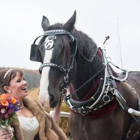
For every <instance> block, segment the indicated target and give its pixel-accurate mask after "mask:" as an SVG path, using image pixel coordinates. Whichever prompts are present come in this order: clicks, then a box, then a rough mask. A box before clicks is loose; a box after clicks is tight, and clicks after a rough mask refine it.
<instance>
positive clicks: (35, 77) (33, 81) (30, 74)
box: [22, 69, 40, 90]
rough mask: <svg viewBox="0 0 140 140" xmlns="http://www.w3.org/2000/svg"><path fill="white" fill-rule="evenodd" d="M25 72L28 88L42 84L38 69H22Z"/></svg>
mask: <svg viewBox="0 0 140 140" xmlns="http://www.w3.org/2000/svg"><path fill="white" fill-rule="evenodd" d="M22 71H23V73H24V77H25V80H26V81H27V83H28V89H29V90H31V89H33V88H36V87H38V86H39V84H40V74H39V72H38V71H37V70H27V69H23V70H22Z"/></svg>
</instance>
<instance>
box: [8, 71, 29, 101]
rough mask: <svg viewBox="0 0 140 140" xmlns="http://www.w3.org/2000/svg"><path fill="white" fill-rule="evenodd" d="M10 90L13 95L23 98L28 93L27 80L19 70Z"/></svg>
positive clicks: (9, 87) (11, 82)
mask: <svg viewBox="0 0 140 140" xmlns="http://www.w3.org/2000/svg"><path fill="white" fill-rule="evenodd" d="M8 91H10V94H11V95H12V96H14V97H18V98H19V99H22V98H24V97H25V96H27V95H28V92H27V82H26V81H25V79H24V77H23V76H20V74H19V73H18V72H17V73H16V76H15V77H14V78H13V79H12V80H11V81H10V86H8Z"/></svg>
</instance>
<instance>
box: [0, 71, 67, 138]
mask: <svg viewBox="0 0 140 140" xmlns="http://www.w3.org/2000/svg"><path fill="white" fill-rule="evenodd" d="M0 93H9V94H11V95H12V96H14V97H17V98H18V100H19V103H20V110H19V111H17V112H16V114H17V116H18V120H19V122H12V123H11V126H12V127H13V128H14V137H15V139H16V140H66V139H67V138H66V136H65V134H64V133H63V131H62V130H61V129H60V128H59V126H58V125H57V124H56V123H54V122H53V120H52V117H51V116H50V115H49V114H47V113H46V112H45V111H44V109H43V107H42V106H41V104H40V103H39V102H38V101H36V100H35V99H33V98H31V97H29V96H27V95H28V92H27V82H26V81H25V79H24V76H23V73H22V71H21V70H19V69H3V70H1V71H0ZM55 115H56V114H55ZM11 137H12V136H11V133H10V132H9V131H8V130H7V129H3V130H0V140H5V139H10V140H11Z"/></svg>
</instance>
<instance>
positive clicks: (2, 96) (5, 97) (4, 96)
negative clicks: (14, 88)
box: [0, 94, 9, 101]
mask: <svg viewBox="0 0 140 140" xmlns="http://www.w3.org/2000/svg"><path fill="white" fill-rule="evenodd" d="M8 96H9V94H2V95H0V101H3V100H5V99H7V97H8Z"/></svg>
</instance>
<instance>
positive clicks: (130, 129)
mask: <svg viewBox="0 0 140 140" xmlns="http://www.w3.org/2000/svg"><path fill="white" fill-rule="evenodd" d="M75 21H76V11H75V12H74V14H73V15H72V17H71V18H70V19H69V20H68V21H67V22H66V23H65V24H60V23H56V24H54V25H50V23H49V20H48V19H47V18H46V17H45V16H44V17H43V20H42V28H43V30H44V34H43V35H41V36H39V37H37V38H36V40H37V39H38V38H40V37H42V38H41V40H40V42H39V45H36V44H35V43H36V40H35V41H34V43H33V45H32V47H31V55H30V59H31V60H33V61H39V62H41V63H42V65H41V66H40V69H39V70H40V73H41V81H40V92H39V99H40V101H41V102H42V104H44V106H50V107H53V108H54V107H56V106H57V105H58V104H60V103H61V101H62V100H63V99H64V100H65V102H66V104H67V106H68V107H69V108H70V112H71V113H70V118H69V120H70V131H71V135H72V137H73V139H74V140H93V139H94V140H125V139H131V140H135V139H136V138H138V137H139V136H140V134H139V131H140V125H139V124H140V119H139V117H138V116H140V113H139V109H140V104H139V95H138V94H140V72H134V71H133V72H127V71H125V70H123V71H122V73H121V74H118V73H116V72H115V71H114V70H113V67H112V65H111V63H110V62H109V61H108V60H107V58H106V56H105V54H104V51H103V50H102V49H100V48H98V47H97V45H96V44H95V42H94V41H93V40H92V39H91V38H90V37H89V36H88V35H86V34H85V33H83V32H81V31H78V30H77V29H76V28H75V27H74V24H75ZM49 56H50V58H49ZM47 74H48V75H47ZM67 89H69V92H70V93H69V92H66V91H67ZM136 110H137V111H136Z"/></svg>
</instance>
